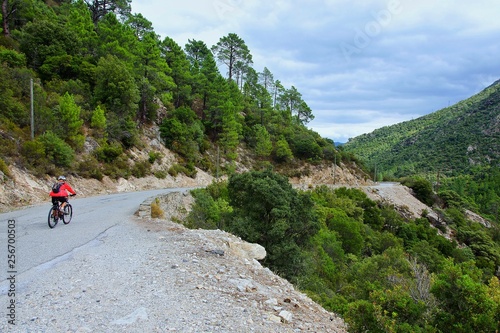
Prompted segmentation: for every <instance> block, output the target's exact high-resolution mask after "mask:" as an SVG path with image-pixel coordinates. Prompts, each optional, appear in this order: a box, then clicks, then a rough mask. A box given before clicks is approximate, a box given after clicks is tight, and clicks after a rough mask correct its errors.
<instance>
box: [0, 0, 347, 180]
mask: <svg viewBox="0 0 500 333" xmlns="http://www.w3.org/2000/svg"><path fill="white" fill-rule="evenodd" d="M3 3H4V6H3V7H2V18H3V30H2V36H1V37H0V63H1V66H0V75H1V77H2V81H1V83H0V85H1V87H0V112H1V113H0V119H1V123H0V134H1V135H0V156H1V159H0V166H1V170H2V171H3V172H4V174H5V175H7V176H8V175H9V173H8V169H7V167H6V165H8V164H16V165H17V166H22V167H26V168H29V169H30V170H31V172H34V173H36V174H38V175H44V174H50V175H56V174H59V173H72V174H75V175H78V176H83V177H93V178H96V179H101V178H102V177H103V176H104V175H107V176H109V177H111V178H119V177H125V178H127V177H129V176H131V175H134V176H136V177H141V176H144V175H146V174H148V173H150V172H151V168H150V166H151V164H152V163H154V162H155V161H156V160H157V159H158V158H159V157H160V156H158V154H156V153H155V152H154V151H153V152H151V153H150V158H149V159H148V160H145V161H137V160H131V156H130V154H128V151H129V150H130V149H131V148H134V147H135V148H139V149H140V148H141V141H140V139H139V138H140V134H141V131H142V130H143V129H144V128H147V127H149V126H151V125H157V126H159V127H160V132H161V139H162V141H163V144H165V145H166V147H167V148H169V149H170V150H172V151H174V152H175V153H177V154H178V155H179V157H180V163H179V164H177V165H173V166H170V167H169V169H167V170H164V171H162V172H157V176H158V177H164V176H165V175H166V173H167V172H168V173H170V174H177V173H179V172H182V173H185V174H186V175H190V176H194V174H195V173H196V169H195V167H198V168H201V169H202V170H204V171H207V172H210V173H212V174H215V173H216V172H219V171H220V172H224V173H226V172H231V170H233V169H234V164H233V163H234V161H235V160H236V159H237V158H238V148H241V147H244V148H245V149H246V151H247V152H248V154H249V156H250V157H251V159H250V160H253V161H255V164H254V166H255V167H268V166H271V165H274V166H275V167H277V168H281V169H282V171H283V172H289V173H290V175H291V176H293V175H294V173H297V172H299V171H297V170H299V168H298V167H299V166H300V165H302V164H303V163H304V162H313V163H320V162H321V161H330V162H329V163H330V164H331V161H335V160H336V161H338V162H340V161H341V160H342V158H343V157H342V156H341V154H340V153H339V152H337V151H336V150H335V147H334V144H333V142H332V141H331V140H329V139H324V138H321V137H320V136H319V135H318V134H317V133H316V132H313V131H311V130H309V129H307V127H306V124H307V123H308V122H309V121H310V120H311V119H313V118H314V115H313V113H312V110H311V109H310V108H309V107H308V105H307V103H306V102H305V101H304V100H303V99H302V95H301V94H300V92H299V91H298V89H297V88H295V87H294V86H292V87H284V86H283V85H281V83H280V81H279V80H278V79H277V78H274V77H273V74H272V73H271V71H270V70H268V69H267V68H263V69H260V71H257V70H256V69H254V68H253V67H252V64H253V63H252V55H251V51H250V50H249V49H248V47H247V46H246V45H245V42H244V40H243V39H241V38H240V37H239V36H237V35H236V34H234V33H229V34H228V35H226V36H221V38H220V40H219V42H218V43H217V44H216V45H213V46H207V45H206V44H205V43H204V42H203V41H200V40H189V42H188V43H187V44H186V45H184V46H180V45H178V44H177V43H176V42H175V41H174V40H172V39H171V38H169V37H165V38H164V39H160V37H159V36H158V35H157V34H156V33H155V31H154V28H153V26H152V24H151V22H149V21H148V20H147V18H145V17H143V16H142V15H141V14H131V13H130V1H129V0H117V1H90V0H86V1H83V0H80V1H45V2H44V1H39V0H8V1H4V2H3ZM218 65H220V68H222V69H223V70H224V71H225V72H224V73H220V72H219V69H218V68H219V67H218ZM31 82H33V84H32V85H31ZM31 87H32V88H31ZM31 89H32V90H33V93H31ZM31 106H32V107H31ZM31 110H33V113H34V117H33V119H32V118H31ZM32 120H33V126H32ZM219 159H220V161H224V163H221V165H220V169H219V170H218V167H219V166H218V165H216V163H218V161H219ZM344 160H345V158H344Z"/></svg>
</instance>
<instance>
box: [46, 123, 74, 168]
mask: <svg viewBox="0 0 500 333" xmlns="http://www.w3.org/2000/svg"><path fill="white" fill-rule="evenodd" d="M37 140H38V141H39V142H41V143H42V144H43V146H44V150H45V156H46V157H47V159H48V160H49V162H50V163H53V164H54V165H56V166H59V167H69V166H70V165H71V163H72V162H73V160H74V158H75V153H74V152H73V149H71V147H70V146H69V145H68V144H67V143H66V142H64V141H63V140H62V139H61V138H59V137H58V136H57V135H56V134H54V133H53V132H51V131H47V132H45V133H44V134H42V135H41V136H39V137H38V139H37Z"/></svg>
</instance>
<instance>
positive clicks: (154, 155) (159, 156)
mask: <svg viewBox="0 0 500 333" xmlns="http://www.w3.org/2000/svg"><path fill="white" fill-rule="evenodd" d="M162 158H163V155H162V154H161V153H160V152H157V151H150V152H149V159H148V161H149V163H151V164H153V163H154V162H155V161H156V160H161V159H162Z"/></svg>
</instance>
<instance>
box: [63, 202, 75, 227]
mask: <svg viewBox="0 0 500 333" xmlns="http://www.w3.org/2000/svg"><path fill="white" fill-rule="evenodd" d="M72 217H73V207H71V205H70V204H66V206H64V215H63V223H64V224H68V223H70V222H71V218H72Z"/></svg>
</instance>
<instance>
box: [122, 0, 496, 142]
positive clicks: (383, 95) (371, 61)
mask: <svg viewBox="0 0 500 333" xmlns="http://www.w3.org/2000/svg"><path fill="white" fill-rule="evenodd" d="M131 5H132V13H134V14H142V15H143V16H144V17H145V18H146V19H147V20H149V21H150V22H151V23H152V24H153V28H154V30H155V32H156V33H157V34H158V35H160V38H161V39H163V38H165V37H170V38H172V39H173V40H174V41H176V42H177V43H178V44H179V45H180V46H181V47H182V48H184V47H185V45H186V43H187V42H188V40H197V41H203V42H205V44H206V45H207V46H208V47H209V48H210V47H212V46H213V45H215V44H217V42H218V41H219V40H220V39H221V38H222V37H225V36H227V35H228V34H230V33H235V34H236V35H238V37H240V38H241V39H242V40H243V41H244V42H245V44H246V45H247V47H248V49H249V50H250V53H251V55H252V59H253V65H252V67H253V68H254V69H255V70H256V71H257V72H262V71H263V70H264V68H267V69H268V70H269V71H270V72H271V73H272V74H273V76H274V79H275V80H280V81H281V83H282V85H283V86H284V87H285V88H286V89H290V88H291V87H292V86H293V87H295V88H296V89H297V90H298V91H299V92H300V93H301V94H302V99H303V100H304V101H305V102H306V103H307V105H308V106H309V107H310V108H311V110H312V113H313V115H314V117H315V118H314V120H313V121H311V122H310V123H308V124H307V127H308V128H311V129H312V130H314V131H316V132H318V133H319V134H320V135H321V136H322V137H326V138H330V139H332V140H334V141H335V142H347V141H348V139H349V138H354V137H356V136H358V135H361V134H364V133H370V132H372V131H374V130H375V129H378V128H381V127H384V126H388V125H393V124H397V123H401V122H404V121H408V120H412V119H416V118H418V117H421V116H423V115H426V114H429V113H432V112H435V111H438V110H439V109H442V108H444V107H447V106H449V105H453V104H455V103H457V102H459V101H461V100H464V99H466V98H468V97H471V96H473V95H474V94H476V93H478V92H480V91H481V90H483V89H484V88H486V87H487V86H489V85H490V84H492V83H493V82H495V81H496V80H498V79H500V19H499V17H498V14H499V13H500V1H498V0H474V1H470V0H453V1H452V0H439V1H436V0H419V1H415V0H385V1H381V0H380V1H379V0H357V1H354V0H322V1H320V0H267V1H261V0H190V1H178V0H175V1H174V0H132V3H131ZM219 69H220V72H221V74H223V75H226V72H227V68H226V67H224V65H221V66H220V67H219Z"/></svg>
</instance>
